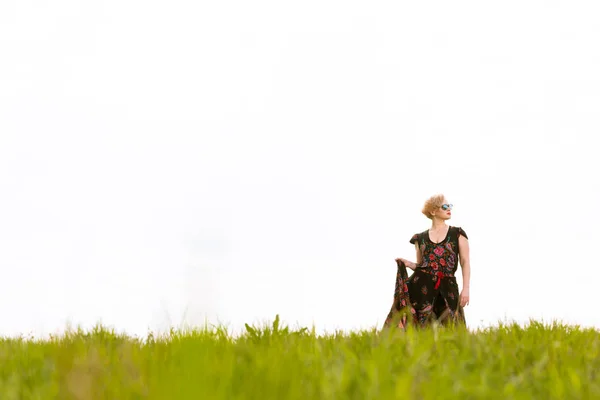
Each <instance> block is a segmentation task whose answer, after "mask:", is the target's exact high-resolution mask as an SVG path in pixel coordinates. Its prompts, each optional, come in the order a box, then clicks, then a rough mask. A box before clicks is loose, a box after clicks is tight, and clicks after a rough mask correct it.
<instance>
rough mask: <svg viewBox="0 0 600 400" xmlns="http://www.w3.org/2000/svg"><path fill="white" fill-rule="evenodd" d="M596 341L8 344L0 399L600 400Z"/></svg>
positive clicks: (221, 336) (101, 339)
mask: <svg viewBox="0 0 600 400" xmlns="http://www.w3.org/2000/svg"><path fill="white" fill-rule="evenodd" d="M599 374H600V333H599V332H598V331H597V330H594V329H582V328H579V327H576V326H568V325H562V324H559V323H553V324H551V325H548V324H542V323H539V322H535V321H532V322H530V323H529V324H527V325H526V326H519V325H517V324H502V323H501V324H499V326H497V327H494V328H488V329H483V330H478V331H467V330H465V329H448V328H446V329H443V328H439V327H434V328H431V329H427V330H421V331H417V330H412V329H410V330H409V331H407V332H404V333H403V332H398V331H378V330H375V329H373V330H371V331H359V332H350V333H341V332H340V333H336V334H328V335H316V334H315V333H314V330H313V331H309V330H307V329H300V330H291V329H289V328H288V327H282V326H280V325H279V320H278V318H276V320H275V321H274V322H273V324H272V325H270V326H261V327H250V326H248V327H247V332H246V333H245V334H244V335H241V336H238V337H233V336H232V335H231V334H229V333H228V332H227V330H226V329H224V328H216V329H202V330H195V331H192V330H189V331H171V333H170V334H167V335H164V336H161V337H153V336H152V335H149V336H148V337H147V338H143V339H139V338H132V337H127V336H124V335H119V334H116V333H114V331H111V330H108V329H105V328H102V327H97V328H95V329H93V330H91V331H88V332H84V331H82V330H81V329H78V330H76V331H69V332H67V333H66V334H64V335H62V336H60V337H52V338H50V339H49V340H43V341H41V340H32V339H29V340H26V339H22V338H21V339H15V338H5V339H1V340H0V399H2V400H13V399H15V400H16V399H18V400H27V399H361V400H362V399H600V382H599V381H600V377H599Z"/></svg>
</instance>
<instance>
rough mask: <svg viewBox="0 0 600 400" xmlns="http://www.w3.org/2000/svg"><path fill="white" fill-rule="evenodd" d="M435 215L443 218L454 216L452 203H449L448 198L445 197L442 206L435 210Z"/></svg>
mask: <svg viewBox="0 0 600 400" xmlns="http://www.w3.org/2000/svg"><path fill="white" fill-rule="evenodd" d="M433 215H434V217H438V218H439V219H442V220H447V219H450V218H452V204H450V203H448V200H446V199H445V198H444V202H443V203H442V205H441V206H440V207H438V208H437V209H436V210H435V213H434V214H433Z"/></svg>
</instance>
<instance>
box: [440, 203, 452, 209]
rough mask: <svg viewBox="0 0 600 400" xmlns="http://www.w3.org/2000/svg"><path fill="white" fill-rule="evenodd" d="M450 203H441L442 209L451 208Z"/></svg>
mask: <svg viewBox="0 0 600 400" xmlns="http://www.w3.org/2000/svg"><path fill="white" fill-rule="evenodd" d="M452 207H454V206H453V205H452V204H442V210H452Z"/></svg>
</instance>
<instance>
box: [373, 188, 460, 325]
mask: <svg viewBox="0 0 600 400" xmlns="http://www.w3.org/2000/svg"><path fill="white" fill-rule="evenodd" d="M451 210H452V204H448V202H447V201H446V198H445V197H444V195H441V194H439V195H435V196H432V197H430V198H429V199H428V200H427V201H426V202H425V205H424V206H423V209H422V211H421V212H422V213H423V214H424V215H425V216H426V217H427V218H429V219H430V220H431V228H429V229H428V230H426V231H423V232H420V233H416V234H414V235H413V236H412V238H411V239H410V243H413V244H414V245H415V248H416V251H417V261H416V263H414V262H411V261H408V260H406V259H404V258H397V259H396V263H397V264H398V273H397V277H396V290H395V292H394V304H393V305H392V308H391V310H390V312H389V314H388V316H387V318H386V321H385V324H384V326H385V327H389V326H393V325H394V326H398V327H400V328H406V325H407V323H408V320H409V318H408V313H409V311H410V315H411V318H410V319H411V322H412V323H413V324H414V325H416V326H419V327H424V326H426V325H428V324H429V323H431V322H433V321H438V322H440V323H442V324H444V325H447V324H449V323H458V324H462V325H466V321H465V316H464V310H463V307H465V306H467V305H468V304H469V283H470V278H471V266H470V264H469V242H468V237H467V234H466V233H465V231H464V230H463V229H462V228H460V227H455V226H450V225H447V224H446V221H447V220H449V219H450V218H451V216H452V211H451ZM459 261H460V265H461V267H462V276H463V289H462V291H461V292H460V295H459V293H458V284H457V283H456V278H455V276H454V273H455V272H456V270H457V269H458V263H459ZM406 267H408V268H410V269H412V270H413V271H414V273H413V274H412V275H411V276H410V278H408V274H407V273H406ZM409 305H410V307H409Z"/></svg>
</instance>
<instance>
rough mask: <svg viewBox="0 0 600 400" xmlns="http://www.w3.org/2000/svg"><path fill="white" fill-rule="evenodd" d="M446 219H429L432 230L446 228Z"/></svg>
mask: <svg viewBox="0 0 600 400" xmlns="http://www.w3.org/2000/svg"><path fill="white" fill-rule="evenodd" d="M446 226H447V225H446V221H444V220H441V219H437V218H433V219H432V220H431V230H432V231H438V230H444V229H446Z"/></svg>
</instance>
